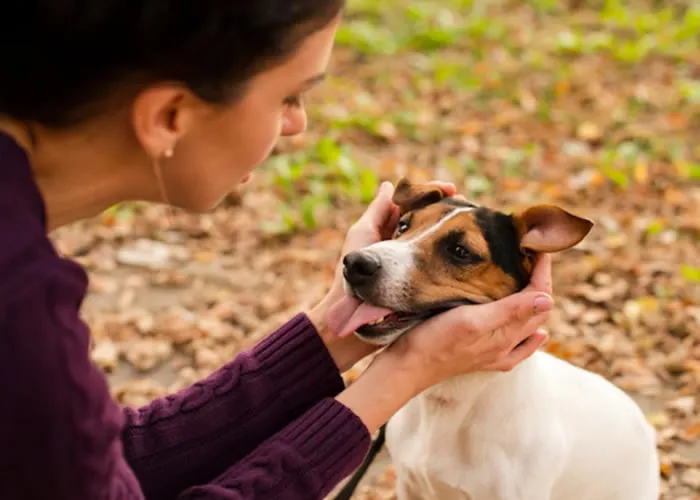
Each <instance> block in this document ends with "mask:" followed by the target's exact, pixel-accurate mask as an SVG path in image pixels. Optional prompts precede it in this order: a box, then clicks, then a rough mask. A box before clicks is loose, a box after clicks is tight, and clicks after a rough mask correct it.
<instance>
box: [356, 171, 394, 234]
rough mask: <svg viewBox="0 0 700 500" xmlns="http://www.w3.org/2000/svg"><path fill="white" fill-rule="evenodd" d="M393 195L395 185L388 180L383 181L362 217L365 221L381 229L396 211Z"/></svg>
mask: <svg viewBox="0 0 700 500" xmlns="http://www.w3.org/2000/svg"><path fill="white" fill-rule="evenodd" d="M392 196H394V185H393V184H392V183H391V182H388V181H384V182H382V183H381V185H380V186H379V189H378V190H377V195H376V196H375V197H374V200H372V202H371V203H370V204H369V206H368V207H367V210H366V211H365V213H364V214H363V215H362V217H361V219H364V221H363V222H365V223H368V224H369V225H370V226H371V227H372V228H375V229H377V230H379V229H381V228H382V227H383V226H384V225H385V224H386V221H387V220H388V219H389V218H391V216H392V215H393V213H394V204H393V203H392V201H391V199H392Z"/></svg>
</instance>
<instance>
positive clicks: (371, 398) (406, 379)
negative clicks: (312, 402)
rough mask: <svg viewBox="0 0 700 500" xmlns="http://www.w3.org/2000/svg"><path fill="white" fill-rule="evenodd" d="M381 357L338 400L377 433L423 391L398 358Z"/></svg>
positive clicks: (371, 430) (381, 355)
mask: <svg viewBox="0 0 700 500" xmlns="http://www.w3.org/2000/svg"><path fill="white" fill-rule="evenodd" d="M384 354H385V353H381V354H379V355H378V356H377V357H376V358H375V359H374V360H373V361H372V364H371V365H370V366H369V367H368V368H367V370H365V372H364V373H363V374H362V375H360V377H359V378H358V379H357V380H356V381H355V382H353V383H352V384H351V385H350V386H349V387H348V388H347V389H345V390H344V391H343V392H341V393H340V394H339V395H338V396H336V400H337V401H338V402H339V403H341V404H343V405H345V406H346V407H347V408H349V409H350V410H351V411H352V412H353V413H355V415H357V416H358V418H360V420H362V422H363V423H364V425H365V427H367V429H368V430H369V432H370V434H372V433H374V432H375V431H377V430H378V429H379V428H380V427H381V426H382V425H384V424H385V423H386V422H387V421H388V420H389V419H390V418H391V417H392V415H394V414H395V413H396V412H397V411H399V410H400V409H401V407H403V406H404V405H405V404H406V403H407V402H408V401H409V400H410V399H411V398H413V397H414V396H416V395H417V394H418V393H419V392H420V390H419V388H418V387H419V385H418V384H417V383H416V382H417V379H416V377H414V376H413V375H412V374H411V373H410V372H409V371H407V370H406V369H405V367H404V366H403V365H402V364H401V363H400V362H398V361H397V358H395V357H394V356H385V355H384Z"/></svg>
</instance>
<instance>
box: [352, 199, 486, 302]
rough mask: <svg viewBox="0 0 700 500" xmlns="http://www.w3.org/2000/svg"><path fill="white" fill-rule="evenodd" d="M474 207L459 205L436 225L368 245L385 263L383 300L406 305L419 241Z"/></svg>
mask: <svg viewBox="0 0 700 500" xmlns="http://www.w3.org/2000/svg"><path fill="white" fill-rule="evenodd" d="M472 210H474V207H459V208H455V209H454V210H451V211H450V212H448V213H447V214H446V215H445V216H443V217H442V219H440V220H439V221H438V222H437V223H436V224H435V225H433V226H431V227H429V228H428V229H426V230H425V231H423V232H421V233H419V234H417V235H416V236H413V237H412V238H407V239H404V240H388V241H381V242H379V243H375V244H373V245H370V246H369V247H367V248H366V249H365V252H367V253H368V254H370V255H373V256H374V257H375V258H377V259H378V260H379V262H380V263H381V266H382V279H381V283H380V284H379V286H380V287H381V290H380V295H381V297H382V302H383V303H384V304H385V305H386V306H387V307H390V308H392V309H399V310H401V309H405V302H406V299H407V297H406V295H407V293H406V292H407V291H408V289H409V287H410V283H409V281H410V273H411V271H412V270H413V268H414V266H415V258H414V255H415V252H416V249H417V248H418V245H417V244H418V243H419V242H420V241H421V240H422V239H424V238H426V237H428V236H430V235H431V234H433V233H436V232H438V231H440V228H441V227H442V226H443V224H445V223H446V222H448V221H449V220H451V219H453V218H454V217H456V216H457V215H459V214H461V213H464V212H470V211H472Z"/></svg>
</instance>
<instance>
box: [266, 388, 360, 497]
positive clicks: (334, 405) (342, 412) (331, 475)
mask: <svg viewBox="0 0 700 500" xmlns="http://www.w3.org/2000/svg"><path fill="white" fill-rule="evenodd" d="M276 439H277V440H279V441H281V442H284V443H286V444H287V445H288V446H289V447H290V448H292V449H294V450H296V452H297V453H298V454H299V455H300V456H301V457H303V460H304V461H305V464H306V470H307V471H308V472H307V473H308V474H314V475H316V476H317V478H316V479H317V480H320V481H321V484H322V488H323V490H324V493H325V494H328V493H329V492H330V491H332V490H333V488H335V487H336V486H337V485H338V484H339V483H340V482H341V481H342V480H343V479H345V478H346V477H347V476H349V475H350V474H352V473H353V472H354V471H355V470H356V469H357V468H358V467H359V466H360V465H361V464H362V461H363V460H364V458H365V456H366V455H367V451H368V450H369V446H370V441H371V436H370V434H369V430H368V429H367V427H366V426H365V425H364V423H363V422H362V420H360V418H359V417H358V416H357V415H355V413H353V412H352V411H351V410H350V409H349V408H347V407H346V406H345V405H343V404H342V403H340V402H338V401H337V400H335V399H332V398H328V399H324V400H323V401H321V402H319V403H318V404H317V405H316V406H314V407H313V408H312V409H311V410H309V411H307V412H306V413H305V414H304V415H303V416H302V417H300V418H299V419H297V420H296V421H294V422H293V423H292V424H290V425H288V426H287V427H286V428H285V429H283V430H282V431H281V432H280V433H279V434H278V435H277V437H276Z"/></svg>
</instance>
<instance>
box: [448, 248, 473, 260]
mask: <svg viewBox="0 0 700 500" xmlns="http://www.w3.org/2000/svg"><path fill="white" fill-rule="evenodd" d="M450 252H451V253H452V255H454V256H455V257H457V258H458V259H459V260H467V259H468V258H469V257H471V253H470V252H469V250H467V249H466V248H464V247H463V246H462V245H452V246H451V247H450Z"/></svg>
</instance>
